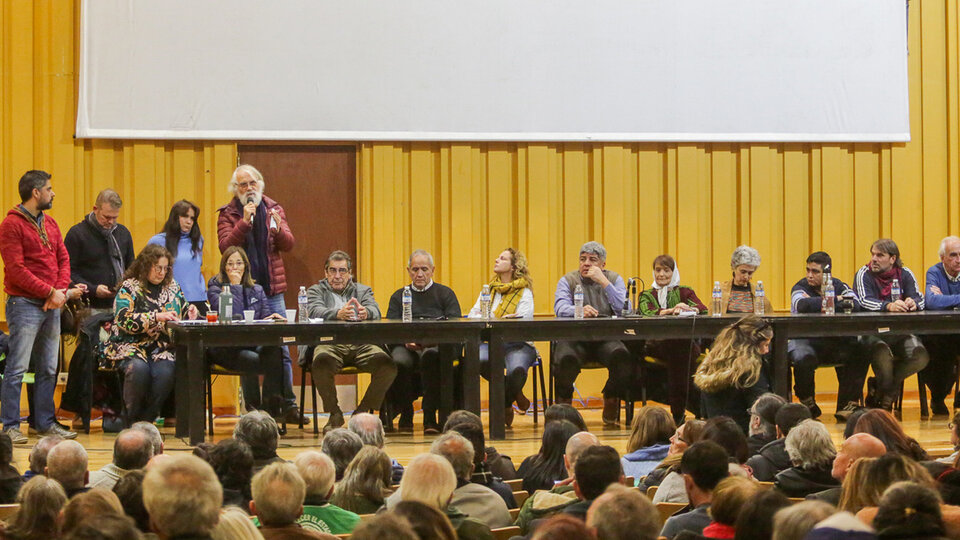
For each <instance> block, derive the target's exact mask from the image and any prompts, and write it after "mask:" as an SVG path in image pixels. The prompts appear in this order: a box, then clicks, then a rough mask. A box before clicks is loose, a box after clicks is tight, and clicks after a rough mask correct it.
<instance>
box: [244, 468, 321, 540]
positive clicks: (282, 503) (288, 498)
mask: <svg viewBox="0 0 960 540" xmlns="http://www.w3.org/2000/svg"><path fill="white" fill-rule="evenodd" d="M250 491H251V492H252V493H253V500H252V501H250V513H251V514H252V515H255V516H257V519H258V520H259V521H260V525H261V527H260V533H261V534H263V538H264V539H265V540H281V539H283V540H288V539H298V538H330V539H333V538H336V536H333V535H330V534H325V533H321V532H315V531H311V530H307V529H305V528H304V527H302V526H301V525H300V524H299V523H298V522H297V519H298V518H299V517H300V516H301V515H302V514H303V501H304V499H305V497H306V493H307V486H306V484H305V483H304V481H303V479H302V478H300V474H299V473H298V472H297V468H296V467H295V466H294V465H293V464H292V463H271V464H270V465H268V466H266V467H265V468H264V469H263V470H262V471H260V472H258V473H257V474H256V475H254V477H253V481H252V482H251V483H250Z"/></svg>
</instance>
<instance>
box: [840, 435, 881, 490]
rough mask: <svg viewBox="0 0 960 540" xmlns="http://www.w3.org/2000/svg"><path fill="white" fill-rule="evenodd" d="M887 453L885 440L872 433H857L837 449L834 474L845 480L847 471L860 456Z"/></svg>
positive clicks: (876, 455) (872, 456)
mask: <svg viewBox="0 0 960 540" xmlns="http://www.w3.org/2000/svg"><path fill="white" fill-rule="evenodd" d="M886 453H887V447H886V446H885V445H884V444H883V441H881V440H880V439H878V438H876V437H874V436H873V435H870V434H869V433H856V434H854V435H851V436H850V438H848V439H847V440H845V441H843V443H841V444H840V449H839V450H838V451H837V457H836V458H834V460H833V471H832V473H831V474H832V475H833V477H834V478H835V479H837V480H840V481H841V482H842V481H843V479H844V477H846V476H847V471H848V470H850V467H851V466H852V465H853V462H855V461H856V460H858V459H860V458H865V457H869V458H876V457H880V456H882V455H884V454H886Z"/></svg>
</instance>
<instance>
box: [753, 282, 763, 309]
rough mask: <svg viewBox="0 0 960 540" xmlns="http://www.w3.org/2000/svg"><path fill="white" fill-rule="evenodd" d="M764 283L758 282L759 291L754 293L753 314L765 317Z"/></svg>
mask: <svg viewBox="0 0 960 540" xmlns="http://www.w3.org/2000/svg"><path fill="white" fill-rule="evenodd" d="M763 308H764V305H763V282H762V281H758V282H757V290H756V291H754V293H753V314H754V315H760V316H763Z"/></svg>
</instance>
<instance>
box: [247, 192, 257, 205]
mask: <svg viewBox="0 0 960 540" xmlns="http://www.w3.org/2000/svg"><path fill="white" fill-rule="evenodd" d="M254 199H256V197H254V196H253V195H252V194H251V195H248V196H247V204H250V203H252V202H253V201H254Z"/></svg>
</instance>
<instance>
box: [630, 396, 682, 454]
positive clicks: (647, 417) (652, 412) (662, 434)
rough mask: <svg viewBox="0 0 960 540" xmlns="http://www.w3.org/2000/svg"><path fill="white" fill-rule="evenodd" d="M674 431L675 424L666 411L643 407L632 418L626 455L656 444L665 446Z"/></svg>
mask: <svg viewBox="0 0 960 540" xmlns="http://www.w3.org/2000/svg"><path fill="white" fill-rule="evenodd" d="M676 430H677V423H676V422H674V420H673V416H671V415H670V413H669V412H667V410H666V409H663V408H661V407H655V406H652V405H644V406H643V407H640V410H639V411H637V415H636V416H634V417H633V425H632V426H631V432H630V440H629V441H627V453H630V452H635V451H637V450H639V449H641V448H646V447H648V446H652V445H654V444H658V443H660V444H667V443H669V442H670V437H671V436H673V433H674V432H675V431H676Z"/></svg>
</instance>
